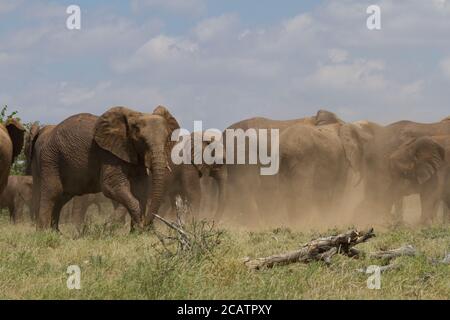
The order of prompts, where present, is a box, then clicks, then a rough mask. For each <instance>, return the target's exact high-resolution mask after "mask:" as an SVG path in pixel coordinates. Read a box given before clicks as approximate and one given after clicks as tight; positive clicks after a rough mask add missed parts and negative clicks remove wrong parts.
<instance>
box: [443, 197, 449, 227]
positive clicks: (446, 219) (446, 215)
mask: <svg viewBox="0 0 450 320" xmlns="http://www.w3.org/2000/svg"><path fill="white" fill-rule="evenodd" d="M449 205H450V202H447V201H444V202H443V203H442V218H443V222H444V224H449V223H450V210H449Z"/></svg>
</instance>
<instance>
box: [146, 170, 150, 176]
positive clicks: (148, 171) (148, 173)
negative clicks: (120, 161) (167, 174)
mask: <svg viewBox="0 0 450 320" xmlns="http://www.w3.org/2000/svg"><path fill="white" fill-rule="evenodd" d="M145 169H146V170H147V175H148V176H149V175H150V169H149V168H145Z"/></svg>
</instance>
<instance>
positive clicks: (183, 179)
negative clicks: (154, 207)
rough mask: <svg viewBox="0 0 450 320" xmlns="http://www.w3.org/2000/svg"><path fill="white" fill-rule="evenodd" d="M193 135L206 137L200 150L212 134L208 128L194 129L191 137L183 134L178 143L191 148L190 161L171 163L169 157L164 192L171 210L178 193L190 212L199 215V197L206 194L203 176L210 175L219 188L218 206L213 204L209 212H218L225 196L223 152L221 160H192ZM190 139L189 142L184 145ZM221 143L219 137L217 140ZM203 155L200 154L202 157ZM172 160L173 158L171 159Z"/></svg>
mask: <svg viewBox="0 0 450 320" xmlns="http://www.w3.org/2000/svg"><path fill="white" fill-rule="evenodd" d="M195 135H199V137H200V139H202V136H203V137H205V139H202V140H207V141H202V148H201V149H199V151H200V152H201V153H202V154H203V151H204V150H205V148H207V147H208V146H209V145H210V144H211V143H212V142H213V141H215V140H214V138H213V136H212V135H210V133H209V132H202V133H200V132H194V133H192V134H191V135H190V137H186V138H184V139H183V140H182V141H181V142H180V143H181V145H180V147H181V148H182V149H183V150H188V149H187V148H189V149H190V150H191V157H190V162H189V163H182V164H178V165H176V164H174V162H173V161H170V168H171V170H170V174H169V175H168V176H167V180H166V196H167V199H168V201H169V205H170V211H171V213H173V212H174V211H175V210H176V198H177V196H180V197H181V198H182V199H183V200H184V201H185V202H187V205H188V206H189V209H190V211H191V213H192V214H193V215H198V214H199V211H200V208H201V203H202V200H203V202H205V201H206V197H207V194H209V193H208V192H207V191H209V190H205V184H204V183H203V182H202V180H206V179H207V178H212V179H213V181H214V182H215V183H216V186H217V189H218V197H217V201H215V202H217V206H215V207H216V208H215V212H214V213H212V215H213V217H216V216H221V215H222V211H223V209H224V207H223V203H224V197H226V179H227V171H226V168H224V163H225V159H224V155H222V156H221V162H222V163H214V164H206V163H205V162H204V161H202V164H195V161H194V160H195V150H194V146H193V143H192V142H193V141H195V138H194V137H195ZM187 143H189V144H190V145H186V144H187ZM218 143H220V141H218ZM202 159H203V158H202ZM171 160H172V159H171Z"/></svg>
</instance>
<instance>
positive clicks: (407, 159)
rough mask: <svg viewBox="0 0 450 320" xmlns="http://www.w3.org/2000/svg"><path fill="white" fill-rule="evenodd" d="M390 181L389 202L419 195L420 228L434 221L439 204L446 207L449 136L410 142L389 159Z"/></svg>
mask: <svg viewBox="0 0 450 320" xmlns="http://www.w3.org/2000/svg"><path fill="white" fill-rule="evenodd" d="M389 162H390V172H391V176H392V177H393V179H392V182H391V184H390V185H389V187H388V190H389V194H390V196H391V198H394V199H397V198H399V197H402V196H405V195H410V194H419V195H420V201H421V207H422V215H421V221H420V222H421V224H429V223H430V222H432V221H433V219H435V217H436V214H437V210H438V207H439V204H440V202H441V200H442V201H443V205H444V222H445V221H447V220H448V217H447V215H448V212H446V210H445V208H448V207H449V205H450V135H449V136H423V137H419V138H411V139H410V140H409V141H406V142H405V143H403V144H402V145H401V146H400V147H399V148H398V149H397V150H396V151H394V152H393V153H392V154H391V155H390V156H389Z"/></svg>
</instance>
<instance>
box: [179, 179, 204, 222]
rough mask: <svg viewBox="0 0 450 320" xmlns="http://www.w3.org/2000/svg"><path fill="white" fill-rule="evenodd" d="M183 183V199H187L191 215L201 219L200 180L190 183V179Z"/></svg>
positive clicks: (184, 180)
mask: <svg viewBox="0 0 450 320" xmlns="http://www.w3.org/2000/svg"><path fill="white" fill-rule="evenodd" d="M181 183H182V188H183V195H182V198H184V199H186V201H187V204H188V206H189V210H190V214H191V215H192V216H193V217H199V215H200V202H201V197H202V194H201V188H200V180H199V179H198V178H197V179H196V180H195V181H188V179H183V180H182V182H181Z"/></svg>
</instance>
